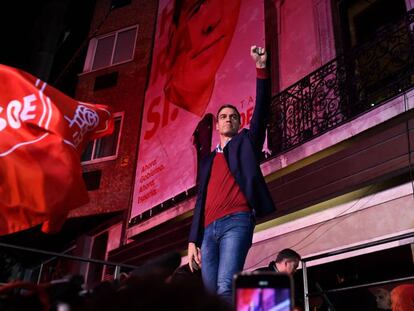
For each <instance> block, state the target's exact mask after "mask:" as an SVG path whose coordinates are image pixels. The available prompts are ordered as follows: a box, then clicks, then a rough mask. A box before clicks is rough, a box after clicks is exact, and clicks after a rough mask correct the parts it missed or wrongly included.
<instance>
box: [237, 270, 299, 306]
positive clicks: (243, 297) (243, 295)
mask: <svg viewBox="0 0 414 311" xmlns="http://www.w3.org/2000/svg"><path fill="white" fill-rule="evenodd" d="M234 295H235V297H234V303H235V309H236V311H253V310H254V311H291V310H292V308H293V296H292V295H293V285H292V279H291V278H290V277H289V276H288V275H286V274H281V273H275V272H247V273H246V272H243V273H240V274H237V275H236V276H235V278H234Z"/></svg>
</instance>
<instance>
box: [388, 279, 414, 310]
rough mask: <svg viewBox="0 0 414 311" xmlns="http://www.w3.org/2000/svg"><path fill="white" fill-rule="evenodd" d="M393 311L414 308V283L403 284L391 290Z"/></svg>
mask: <svg viewBox="0 0 414 311" xmlns="http://www.w3.org/2000/svg"><path fill="white" fill-rule="evenodd" d="M391 304H392V311H413V310H414V284H402V285H399V286H397V287H395V288H394V289H393V290H392V291H391Z"/></svg>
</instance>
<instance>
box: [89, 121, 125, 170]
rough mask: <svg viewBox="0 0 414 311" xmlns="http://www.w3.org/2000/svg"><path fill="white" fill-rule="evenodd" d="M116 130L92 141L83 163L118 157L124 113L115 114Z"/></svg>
mask: <svg viewBox="0 0 414 311" xmlns="http://www.w3.org/2000/svg"><path fill="white" fill-rule="evenodd" d="M114 119H115V120H114V123H115V124H114V131H113V133H112V134H111V135H109V136H105V137H102V138H99V139H95V140H94V141H91V142H90V143H89V144H88V145H87V146H86V149H85V151H84V152H83V154H82V157H81V161H82V163H90V162H100V161H106V160H113V159H116V157H117V156H118V146H119V141H120V137H121V127H122V119H123V113H116V114H115V115H114Z"/></svg>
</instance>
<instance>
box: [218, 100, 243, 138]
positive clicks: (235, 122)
mask: <svg viewBox="0 0 414 311" xmlns="http://www.w3.org/2000/svg"><path fill="white" fill-rule="evenodd" d="M239 128H240V118H239V115H238V114H237V112H236V110H234V109H233V108H227V107H226V108H223V109H221V110H220V112H219V114H218V117H217V123H216V130H217V131H218V132H219V134H220V135H222V136H226V137H232V136H234V135H236V134H237V133H238V132H239Z"/></svg>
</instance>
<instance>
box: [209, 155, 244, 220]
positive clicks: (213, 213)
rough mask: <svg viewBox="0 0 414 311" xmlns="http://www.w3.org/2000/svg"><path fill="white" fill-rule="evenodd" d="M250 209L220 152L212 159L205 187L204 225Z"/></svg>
mask: <svg viewBox="0 0 414 311" xmlns="http://www.w3.org/2000/svg"><path fill="white" fill-rule="evenodd" d="M247 211H250V208H249V205H248V203H247V200H246V197H245V196H244V194H243V192H241V190H240V187H239V185H238V184H237V182H236V180H235V179H234V177H233V175H232V174H231V172H230V169H229V167H228V165H227V163H226V159H225V158H224V155H223V154H222V153H217V154H216V156H215V157H214V160H213V165H212V168H211V175H210V180H209V182H208V187H207V196H206V204H205V214H204V215H205V217H204V226H205V227H207V226H208V225H209V224H211V223H212V222H213V221H215V220H217V219H219V218H222V217H224V216H226V215H230V214H233V213H237V212H247Z"/></svg>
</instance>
